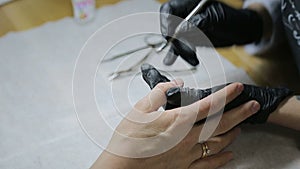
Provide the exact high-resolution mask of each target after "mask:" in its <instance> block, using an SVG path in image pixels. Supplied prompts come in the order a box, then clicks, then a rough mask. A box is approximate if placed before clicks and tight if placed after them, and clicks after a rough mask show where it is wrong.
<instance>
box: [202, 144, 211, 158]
mask: <svg viewBox="0 0 300 169" xmlns="http://www.w3.org/2000/svg"><path fill="white" fill-rule="evenodd" d="M201 146H202V156H201V158H206V157H207V156H209V154H210V152H211V151H210V149H209V147H208V145H207V143H206V142H204V143H202V144H201Z"/></svg>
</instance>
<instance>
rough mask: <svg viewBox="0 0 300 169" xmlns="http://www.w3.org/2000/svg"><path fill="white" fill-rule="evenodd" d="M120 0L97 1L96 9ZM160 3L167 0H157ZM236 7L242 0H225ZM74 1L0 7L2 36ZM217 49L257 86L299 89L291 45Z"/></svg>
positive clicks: (68, 9)
mask: <svg viewBox="0 0 300 169" xmlns="http://www.w3.org/2000/svg"><path fill="white" fill-rule="evenodd" d="M119 1H120V0H96V6H97V8H101V7H102V6H105V5H110V4H114V3H118V2H119ZM158 1H160V2H161V3H163V2H165V1H166V0H158ZM223 1H226V3H229V4H231V5H232V6H234V7H237V8H238V7H241V5H242V1H241V0H236V1H230V0H223ZM72 14H73V12H72V4H71V0H14V1H11V2H9V3H7V4H3V5H1V6H0V25H1V26H0V37H1V36H4V35H5V34H7V33H8V32H17V31H23V30H28V29H31V28H33V27H37V26H39V25H41V24H43V23H45V22H48V21H55V20H58V19H61V18H63V17H66V16H72ZM218 52H219V53H220V54H221V55H223V56H224V57H226V58H227V59H228V60H230V61H231V62H232V63H233V64H234V65H236V66H237V67H241V68H243V69H244V70H245V71H246V72H247V73H248V74H249V75H250V77H251V78H252V79H253V80H254V81H255V82H256V83H257V84H258V85H269V86H277V85H284V86H288V87H290V88H292V89H293V90H295V91H298V92H300V86H299V85H298V84H299V82H300V78H299V74H298V71H297V68H296V66H295V64H294V61H293V59H292V55H291V53H290V52H289V50H288V47H282V48H280V49H278V51H273V52H272V53H269V54H267V55H266V56H252V55H249V54H247V53H246V52H245V51H244V50H243V47H241V46H233V47H228V48H220V49H218Z"/></svg>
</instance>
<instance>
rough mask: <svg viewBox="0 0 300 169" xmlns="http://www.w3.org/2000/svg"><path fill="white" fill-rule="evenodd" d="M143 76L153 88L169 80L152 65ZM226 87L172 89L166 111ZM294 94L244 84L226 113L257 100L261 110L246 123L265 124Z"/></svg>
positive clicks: (168, 93) (278, 89)
mask: <svg viewBox="0 0 300 169" xmlns="http://www.w3.org/2000/svg"><path fill="white" fill-rule="evenodd" d="M142 75H143V78H144V80H145V81H146V82H147V84H148V85H149V86H150V87H151V88H153V87H155V86H156V85H157V84H158V83H160V82H164V81H166V79H167V78H166V77H165V76H163V75H161V74H160V73H159V72H158V71H157V70H156V69H155V68H154V67H153V66H151V65H147V66H145V65H144V66H143V67H142ZM226 85H229V84H226ZM226 85H221V86H216V87H214V88H209V89H204V90H202V89H189V88H182V87H176V88H171V89H169V90H168V91H167V93H166V96H167V104H166V105H165V109H174V108H177V107H181V106H186V105H189V104H192V103H194V102H196V101H198V100H201V99H203V98H205V97H207V96H209V95H210V94H211V93H212V91H218V90H220V89H222V88H224V87H225V86H226ZM292 93H293V92H292V91H291V90H289V89H288V88H284V87H282V88H268V87H257V86H253V85H247V84H244V90H243V92H242V93H241V94H240V95H239V96H238V97H237V98H236V99H234V100H233V101H232V102H230V103H229V104H227V105H226V106H225V108H224V112H227V111H228V110H231V109H233V108H236V107H238V106H240V105H242V104H244V103H246V102H248V101H251V100H256V101H257V102H258V103H259V104H260V107H261V108H260V110H259V111H258V112H257V113H256V114H255V115H253V116H251V117H250V118H248V119H247V120H246V121H244V122H246V123H252V124H259V123H265V122H266V121H267V119H268V117H269V115H270V114H271V113H272V112H274V111H275V110H276V108H277V107H278V105H279V104H280V103H281V102H282V101H283V100H284V99H286V98H287V97H288V96H290V95H291V94H292Z"/></svg>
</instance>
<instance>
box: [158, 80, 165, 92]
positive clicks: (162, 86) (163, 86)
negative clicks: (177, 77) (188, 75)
mask: <svg viewBox="0 0 300 169" xmlns="http://www.w3.org/2000/svg"><path fill="white" fill-rule="evenodd" d="M155 88H156V89H158V90H161V91H165V90H166V83H162V82H160V83H158V84H157V85H156V87H155Z"/></svg>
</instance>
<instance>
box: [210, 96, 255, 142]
mask: <svg viewBox="0 0 300 169" xmlns="http://www.w3.org/2000/svg"><path fill="white" fill-rule="evenodd" d="M259 109H260V105H259V103H258V102H257V101H249V102H247V103H245V104H243V105H241V106H239V107H237V108H235V109H232V110H230V111H228V112H225V113H224V114H223V116H222V119H221V121H220V123H219V125H218V127H217V129H216V130H215V132H214V134H213V136H217V135H220V134H223V133H226V132H227V131H229V130H231V129H232V128H233V127H235V126H237V125H238V124H240V123H241V122H242V121H244V120H246V119H247V118H248V117H250V116H252V115H253V114H255V113H257V111H258V110H259Z"/></svg>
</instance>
